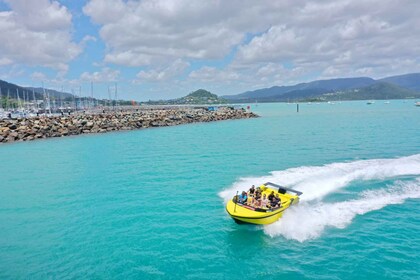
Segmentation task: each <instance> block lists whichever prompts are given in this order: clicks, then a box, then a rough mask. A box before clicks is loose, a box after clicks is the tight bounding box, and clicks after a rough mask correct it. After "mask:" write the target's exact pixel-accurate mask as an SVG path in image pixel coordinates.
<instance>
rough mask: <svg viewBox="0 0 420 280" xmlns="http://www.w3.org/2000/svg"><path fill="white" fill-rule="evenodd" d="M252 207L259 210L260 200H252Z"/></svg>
mask: <svg viewBox="0 0 420 280" xmlns="http://www.w3.org/2000/svg"><path fill="white" fill-rule="evenodd" d="M253 206H254V207H255V208H261V198H259V199H256V198H254V204H253Z"/></svg>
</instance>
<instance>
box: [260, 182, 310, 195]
mask: <svg viewBox="0 0 420 280" xmlns="http://www.w3.org/2000/svg"><path fill="white" fill-rule="evenodd" d="M264 186H273V187H276V188H278V190H277V192H278V193H283V194H284V192H285V191H289V192H292V193H295V194H296V195H297V196H300V195H301V194H303V192H300V191H297V190H294V189H291V188H286V187H283V186H280V185H277V184H274V183H271V182H267V183H265V184H264ZM280 190H283V192H281V191H280Z"/></svg>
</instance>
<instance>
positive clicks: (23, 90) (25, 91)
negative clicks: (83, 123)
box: [0, 80, 73, 100]
mask: <svg viewBox="0 0 420 280" xmlns="http://www.w3.org/2000/svg"><path fill="white" fill-rule="evenodd" d="M45 90H46V91H48V94H49V96H50V97H51V98H57V99H58V98H63V99H64V98H72V97H73V95H72V94H70V93H66V92H59V91H56V90H51V89H45ZM0 91H1V96H3V97H7V95H8V94H9V97H10V98H11V99H17V94H19V98H22V99H23V97H24V95H25V96H28V97H29V99H30V100H32V99H33V93H35V98H36V99H38V100H41V99H43V97H44V89H43V88H32V87H21V86H18V85H15V84H12V83H9V82H6V81H3V80H0Z"/></svg>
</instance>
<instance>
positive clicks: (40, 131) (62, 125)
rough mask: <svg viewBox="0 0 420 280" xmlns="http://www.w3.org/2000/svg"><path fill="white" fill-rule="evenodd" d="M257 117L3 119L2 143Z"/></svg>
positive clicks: (174, 114)
mask: <svg viewBox="0 0 420 280" xmlns="http://www.w3.org/2000/svg"><path fill="white" fill-rule="evenodd" d="M256 117H258V115H256V114H255V113H252V112H247V111H245V110H244V109H233V108H232V107H219V108H218V109H217V110H215V111H210V110H208V109H207V108H186V107H183V108H182V107H180V108H173V107H172V108H145V109H141V110H140V109H131V110H130V109H122V110H117V111H102V112H93V113H81V112H78V113H75V114H71V115H61V116H39V117H31V118H17V119H1V120H0V144H1V143H12V142H22V141H32V140H37V139H46V138H54V137H66V136H72V135H80V134H93V133H106V132H112V131H127V130H135V129H145V128H150V127H165V126H174V125H182V124H188V123H199V122H214V121H222V120H232V119H248V118H256Z"/></svg>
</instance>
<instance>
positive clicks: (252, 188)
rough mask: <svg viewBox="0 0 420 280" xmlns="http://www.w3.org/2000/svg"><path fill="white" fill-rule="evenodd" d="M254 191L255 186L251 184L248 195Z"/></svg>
mask: <svg viewBox="0 0 420 280" xmlns="http://www.w3.org/2000/svg"><path fill="white" fill-rule="evenodd" d="M254 193H255V186H254V185H252V187H251V188H250V189H249V195H254Z"/></svg>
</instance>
